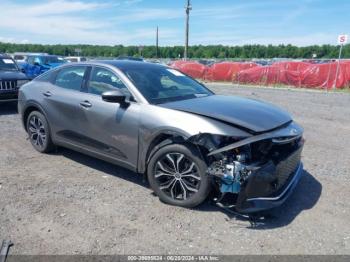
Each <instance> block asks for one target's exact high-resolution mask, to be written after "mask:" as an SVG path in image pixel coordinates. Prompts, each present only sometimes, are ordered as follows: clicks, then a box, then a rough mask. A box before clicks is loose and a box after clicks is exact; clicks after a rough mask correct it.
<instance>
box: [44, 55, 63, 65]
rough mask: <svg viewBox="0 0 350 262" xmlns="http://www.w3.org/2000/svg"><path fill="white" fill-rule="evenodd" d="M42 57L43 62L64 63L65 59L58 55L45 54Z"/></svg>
mask: <svg viewBox="0 0 350 262" xmlns="http://www.w3.org/2000/svg"><path fill="white" fill-rule="evenodd" d="M41 59H42V61H43V64H56V63H64V60H63V59H59V58H58V57H57V56H44V57H42V58H41Z"/></svg>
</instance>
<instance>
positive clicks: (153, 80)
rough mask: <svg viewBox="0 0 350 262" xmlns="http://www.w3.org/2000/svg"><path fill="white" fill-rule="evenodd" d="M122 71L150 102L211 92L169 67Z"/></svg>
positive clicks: (179, 98)
mask: <svg viewBox="0 0 350 262" xmlns="http://www.w3.org/2000/svg"><path fill="white" fill-rule="evenodd" d="M122 71H123V72H124V74H125V75H126V76H127V77H128V78H129V79H130V80H131V81H132V82H133V83H134V84H135V86H136V87H137V89H138V90H139V91H140V92H141V94H142V95H143V96H144V97H145V98H146V99H147V101H148V102H149V103H151V104H162V103H166V102H172V101H179V100H185V99H192V98H197V97H203V96H209V95H212V94H213V93H212V92H211V91H209V90H208V89H207V88H205V87H204V86H202V85H201V84H200V83H198V82H197V81H195V80H193V79H192V78H190V77H188V76H186V75H184V74H182V73H181V72H179V71H177V70H174V69H171V68H167V67H150V68H147V67H143V68H125V69H122Z"/></svg>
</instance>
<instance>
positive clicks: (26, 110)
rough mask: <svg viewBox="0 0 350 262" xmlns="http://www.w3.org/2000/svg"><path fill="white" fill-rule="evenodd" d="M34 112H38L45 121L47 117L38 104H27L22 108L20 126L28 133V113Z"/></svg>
mask: <svg viewBox="0 0 350 262" xmlns="http://www.w3.org/2000/svg"><path fill="white" fill-rule="evenodd" d="M34 111H39V112H40V113H42V114H43V115H44V116H45V118H46V119H47V115H46V113H45V111H44V110H43V108H42V107H41V106H40V105H39V104H37V103H35V102H28V104H27V105H26V107H25V108H24V110H23V113H22V124H23V126H24V129H25V131H28V130H27V120H28V116H29V115H30V113H32V112H34ZM47 121H48V120H47Z"/></svg>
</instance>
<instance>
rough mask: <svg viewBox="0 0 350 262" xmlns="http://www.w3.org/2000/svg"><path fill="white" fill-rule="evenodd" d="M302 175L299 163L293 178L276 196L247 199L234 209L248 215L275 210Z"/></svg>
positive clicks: (290, 192)
mask: <svg viewBox="0 0 350 262" xmlns="http://www.w3.org/2000/svg"><path fill="white" fill-rule="evenodd" d="M302 174H303V164H302V163H301V162H300V163H299V165H298V167H297V169H296V171H295V172H294V174H293V178H292V179H291V180H290V182H289V184H288V185H287V186H286V187H285V188H284V190H283V191H282V192H281V193H280V194H279V195H278V196H274V197H255V198H248V199H246V200H245V201H244V203H242V205H240V206H241V207H236V209H237V211H239V212H240V213H246V214H248V213H254V212H259V211H262V210H267V209H271V208H275V207H278V206H280V205H282V204H283V203H284V202H285V201H286V200H287V198H288V197H289V196H290V195H291V194H292V193H293V191H294V189H295V186H296V185H297V184H298V182H299V180H300V178H301V176H302Z"/></svg>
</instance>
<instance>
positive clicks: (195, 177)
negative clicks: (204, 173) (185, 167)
mask: <svg viewBox="0 0 350 262" xmlns="http://www.w3.org/2000/svg"><path fill="white" fill-rule="evenodd" d="M196 174H198V173H192V174H187V175H182V177H192V178H194V179H196V180H201V177H200V176H195V175H196Z"/></svg>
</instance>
